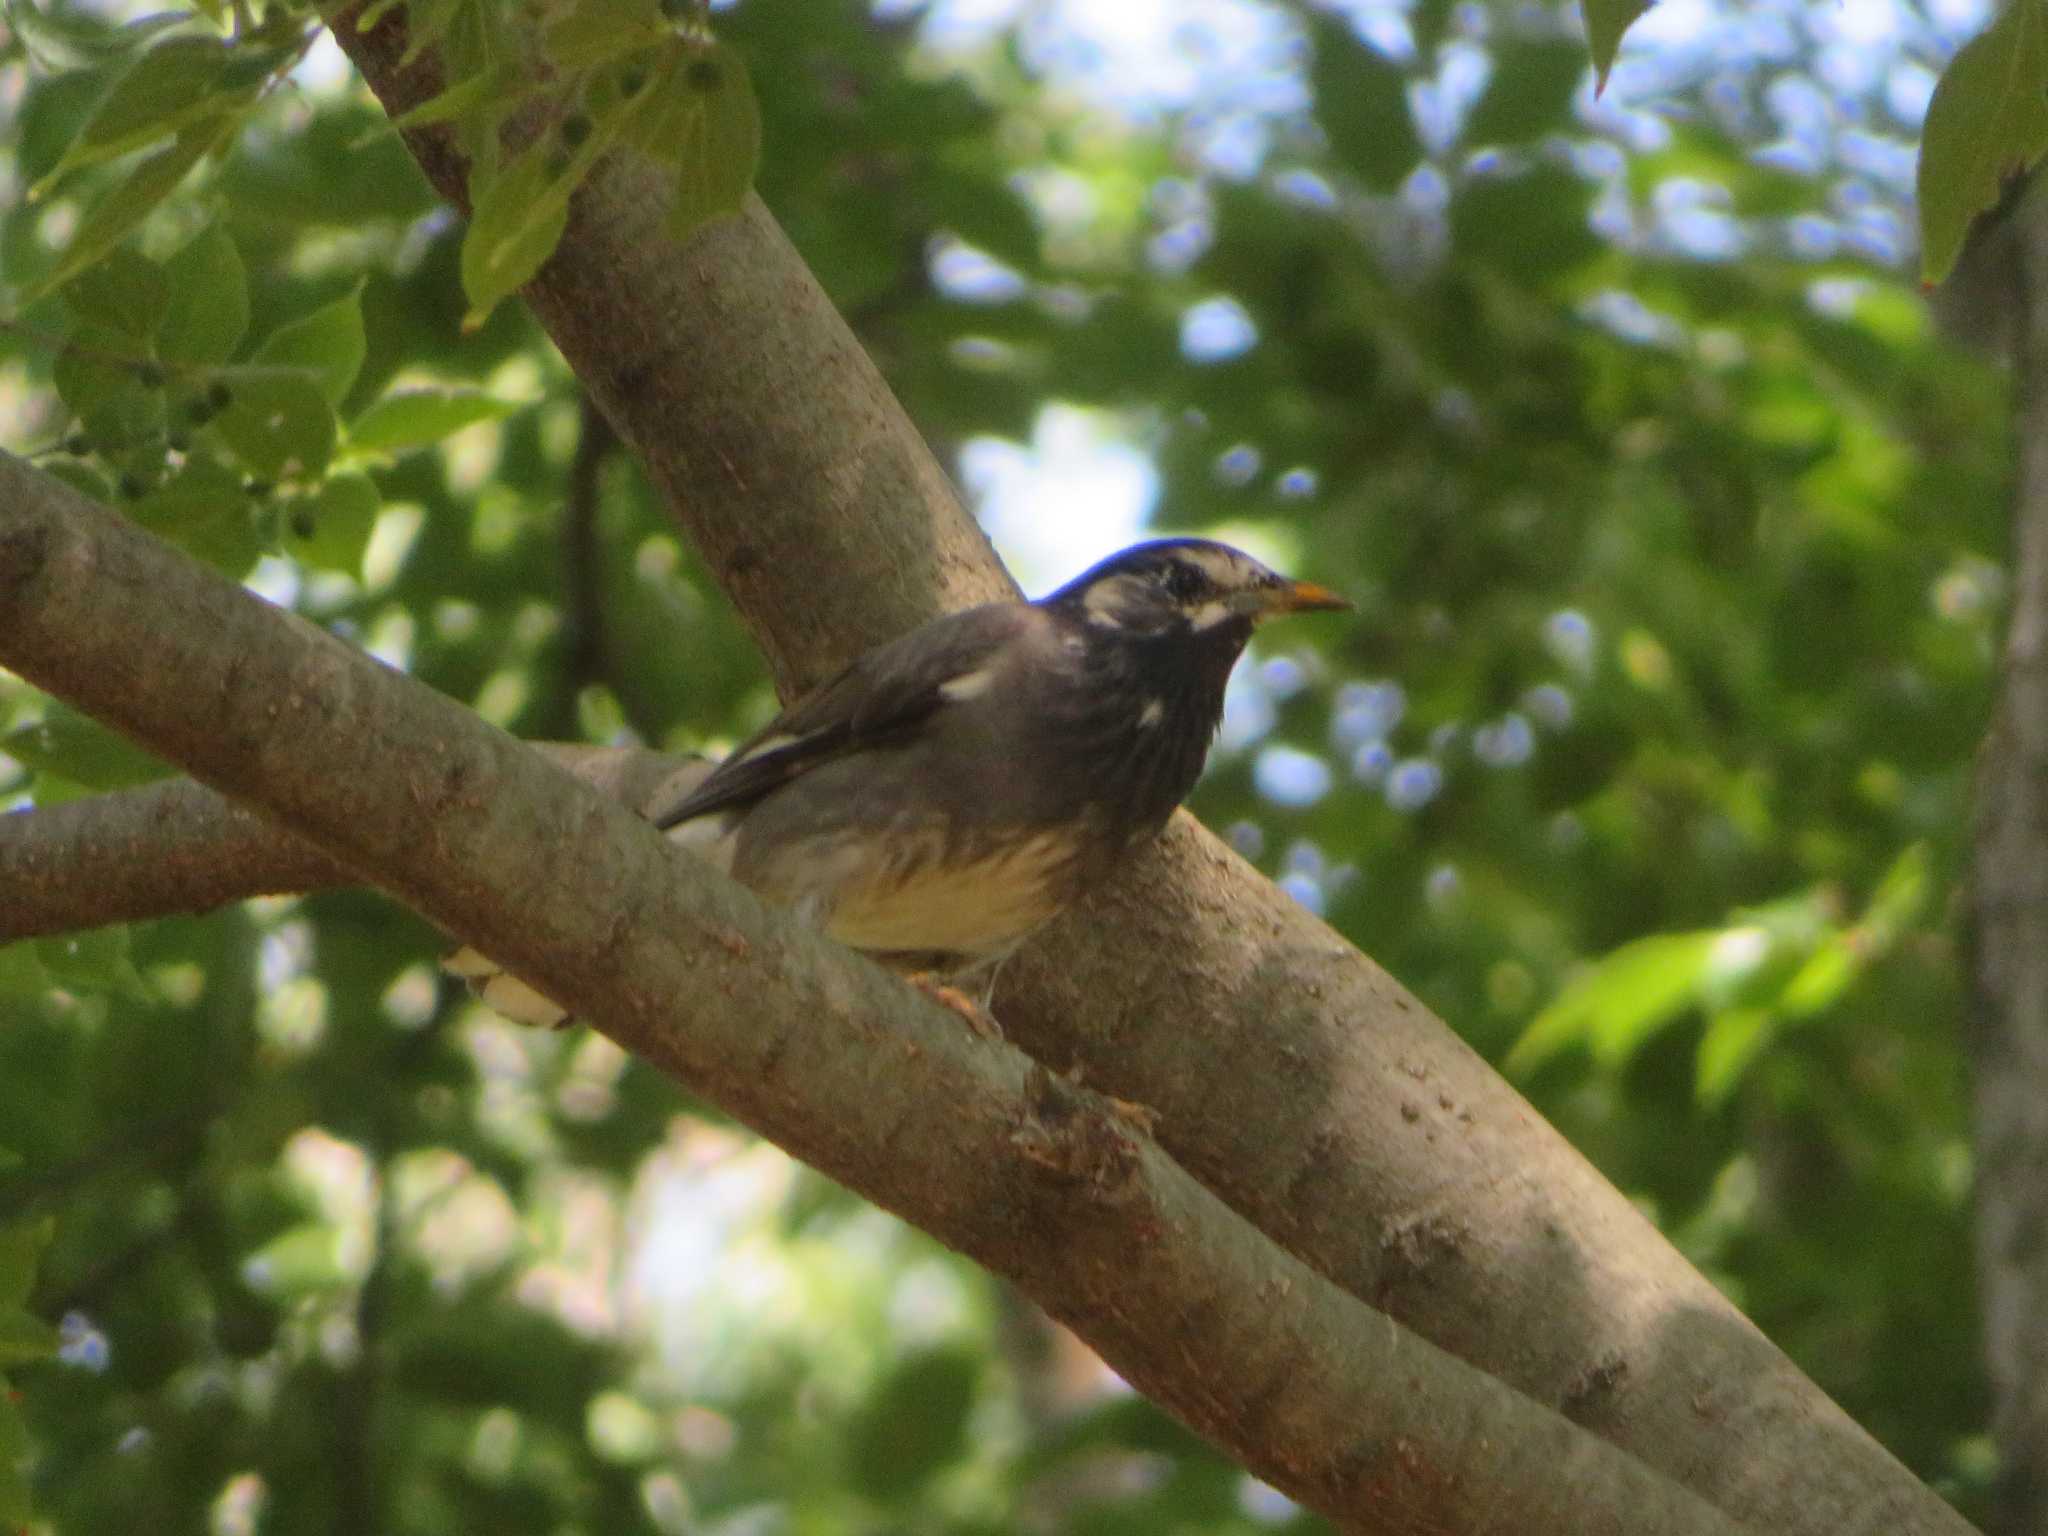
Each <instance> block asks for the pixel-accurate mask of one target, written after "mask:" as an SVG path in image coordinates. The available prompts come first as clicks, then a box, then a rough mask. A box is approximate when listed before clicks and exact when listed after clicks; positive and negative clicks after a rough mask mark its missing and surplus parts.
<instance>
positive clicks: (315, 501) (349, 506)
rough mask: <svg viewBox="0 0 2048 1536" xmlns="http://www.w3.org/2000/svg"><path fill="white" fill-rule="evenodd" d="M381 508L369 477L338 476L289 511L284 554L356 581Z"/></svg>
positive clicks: (294, 503) (286, 519) (286, 515)
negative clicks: (339, 572) (345, 575)
mask: <svg viewBox="0 0 2048 1536" xmlns="http://www.w3.org/2000/svg"><path fill="white" fill-rule="evenodd" d="M380 505H381V498H380V497H379V496H378V495H377V487H376V485H375V484H374V483H372V482H371V480H370V478H369V477H368V476H367V475H354V474H344V475H334V476H332V477H330V478H329V479H328V480H327V481H326V482H325V483H324V484H322V485H321V487H320V489H319V490H318V491H316V492H315V493H314V494H313V495H311V496H304V497H301V498H300V499H299V500H297V501H295V502H293V503H292V504H291V506H290V507H288V508H287V509H286V511H285V551H286V553H288V554H289V555H291V556H292V558H293V559H295V560H297V561H299V562H300V563H301V564H302V565H312V566H318V567H320V568H321V569H323V570H330V571H345V572H347V573H348V574H349V575H351V576H353V575H355V574H356V573H357V572H358V571H360V570H361V569H362V565H363V551H364V550H365V549H367V548H368V547H369V543H370V531H371V529H373V528H375V527H376V525H377V509H378V507H379V506H380Z"/></svg>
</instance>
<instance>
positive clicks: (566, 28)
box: [542, 0, 671, 74]
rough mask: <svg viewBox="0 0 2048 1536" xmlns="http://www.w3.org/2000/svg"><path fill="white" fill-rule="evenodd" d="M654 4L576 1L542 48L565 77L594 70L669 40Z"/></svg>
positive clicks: (643, 1) (623, 0)
mask: <svg viewBox="0 0 2048 1536" xmlns="http://www.w3.org/2000/svg"><path fill="white" fill-rule="evenodd" d="M670 35H671V34H670V29H669V28H668V26H667V25H666V24H665V23H664V22H663V20H662V15H661V7H660V6H659V5H658V4H656V0H577V4H576V7H575V9H573V10H572V11H570V12H569V14H568V15H567V16H565V17H563V18H562V19H561V20H560V21H558V22H556V23H555V24H554V25H553V26H551V27H549V28H548V29H547V32H546V33H545V34H544V40H543V42H542V47H543V48H544V49H545V50H546V53H547V56H548V58H549V59H550V60H552V61H553V63H554V65H555V67H556V68H557V69H559V70H561V71H562V72H563V73H565V74H572V73H574V72H575V71H577V70H582V69H593V68H595V67H597V66H598V65H600V64H606V63H609V62H610V61H611V60H613V59H616V58H618V57H620V56H621V55H623V54H628V53H634V52H637V51H638V50H640V49H642V48H651V47H654V46H656V45H657V44H659V43H661V42H662V41H664V40H665V39H666V38H667V37H669V36H670Z"/></svg>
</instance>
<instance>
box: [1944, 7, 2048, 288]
mask: <svg viewBox="0 0 2048 1536" xmlns="http://www.w3.org/2000/svg"><path fill="white" fill-rule="evenodd" d="M2044 151H2048V0H2013V3H2012V4H2010V5H2007V6H2005V7H2003V8H2002V9H2001V10H2000V11H1999V12H1998V14H1997V16H1996V18H1995V19H1994V20H1993V21H1992V23H1991V25H1990V26H1988V27H1986V28H1985V29H1984V30H1983V31H1982V32H1980V33H1979V34H1978V35H1977V36H1976V37H1974V38H1972V39H1971V40H1970V41H1969V42H1968V43H1965V44H1964V45H1963V47H1962V48H1961V49H1960V50H1959V51H1958V52H1957V53H1956V56H1955V57H1954V58H1953V59H1951V60H1949V65H1948V68H1947V69H1946V70H1944V71H1943V72H1942V76H1941V79H1940V81H1939V82H1937V83H1936V85H1935V87H1934V96H1933V99H1932V100H1930V101H1929V102H1928V104H1927V121H1926V125H1925V127H1924V128H1923V129H1922V132H1921V139H1920V166H1919V171H1918V174H1917V177H1916V186H1917V189H1918V193H1919V205H1920V246H1921V257H1920V259H1921V271H1922V273H1923V275H1924V276H1925V277H1926V278H1927V280H1928V281H1929V282H1939V281H1941V279H1943V278H1944V277H1947V276H1948V274H1949V272H1950V270H1951V269H1952V268H1954V266H1955V264H1956V258H1957V257H1958V256H1960V255H1961V254H1962V250H1963V241H1964V239H1965V237H1966V236H1968V234H1969V232H1970V224H1971V222H1972V221H1973V220H1974V219H1975V218H1976V217H1977V215H1978V214H1980V213H1983V212H1984V211H1985V210H1986V209H1988V208H1991V207H1994V206H1995V205H1996V204H1997V203H1998V201H1999V199H2000V198H2002V197H2003V196H2004V195H2005V191H2006V189H2007V187H2009V186H2011V185H2012V184H2013V183H2014V182H2015V181H2017V180H2018V178H2019V177H2020V176H2021V175H2023V174H2024V173H2025V172H2026V170H2027V169H2028V168H2029V167H2030V166H2032V165H2033V164H2034V162H2035V161H2037V160H2039V159H2040V158H2041V155H2042V154H2043V152H2044Z"/></svg>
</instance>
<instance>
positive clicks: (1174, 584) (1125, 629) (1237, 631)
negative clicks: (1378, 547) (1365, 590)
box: [1045, 539, 1351, 651]
mask: <svg viewBox="0 0 2048 1536" xmlns="http://www.w3.org/2000/svg"><path fill="white" fill-rule="evenodd" d="M1045 605H1046V606H1047V607H1056V608H1062V609H1065V610H1066V611H1068V612H1070V613H1072V614H1074V615H1075V616H1076V617H1078V618H1079V619H1080V620H1081V621H1082V622H1083V623H1085V624H1087V625H1088V626H1089V627H1090V628H1092V629H1096V630H1104V631H1109V632H1112V633H1123V634H1127V635H1130V636H1132V637H1134V638H1136V637H1145V638H1168V637H1172V636H1189V637H1193V636H1213V637H1214V638H1216V639H1218V640H1224V639H1226V637H1227V639H1228V640H1230V641H1234V642H1235V646H1234V647H1233V651H1234V650H1235V647H1241V646H1242V645H1243V644H1244V642H1245V641H1246V640H1247V639H1248V638H1250V636H1251V632H1252V629H1253V627H1254V626H1256V625H1258V624H1259V623H1261V622H1263V621H1264V620H1266V619H1270V618H1277V617H1278V616H1279V615H1281V614H1284V613H1302V612H1306V611H1309V610H1313V609H1325V608H1349V607H1350V606H1351V604H1350V603H1348V602H1346V601H1345V600H1344V599H1343V598H1342V597H1340V596H1338V595H1337V594H1336V593H1335V592H1332V591H1331V590H1330V589H1329V588H1328V587H1319V586H1317V585H1316V584H1315V583H1314V582H1310V581H1292V580H1289V579H1288V578H1287V577H1285V576H1282V575H1279V574H1278V573H1276V572H1274V571H1271V570H1268V569H1267V568H1266V567H1265V566H1263V565H1261V564H1259V562H1258V561H1256V560H1254V559H1253V558H1252V557H1251V556H1250V555H1248V554H1246V553H1245V552H1244V551H1243V550H1239V549H1232V548H1231V547H1230V546H1229V545H1228V544H1218V543H1216V542H1214V541H1213V540H1210V539H1155V540H1153V541H1152V542H1150V543H1148V544H1134V545H1132V546H1131V547H1130V548H1129V549H1126V550H1123V551H1121V552H1120V553H1118V554H1114V555H1111V556H1110V557H1109V558H1108V559H1107V560H1104V561H1103V562H1102V563H1101V564H1099V565H1097V566H1095V567H1094V568H1092V569H1091V570H1087V571H1084V572H1082V574H1081V575H1079V576H1077V577H1075V578H1074V579H1073V580H1072V581H1070V582H1068V583H1067V584H1066V585H1065V586H1064V587H1061V588H1060V589H1059V590H1058V591H1057V592H1055V593H1053V594H1052V595H1051V596H1050V597H1048V598H1046V599H1045Z"/></svg>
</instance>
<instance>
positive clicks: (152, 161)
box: [36, 111, 241, 296]
mask: <svg viewBox="0 0 2048 1536" xmlns="http://www.w3.org/2000/svg"><path fill="white" fill-rule="evenodd" d="M240 120H241V119H240V114H239V112H235V111H223V112H215V113H209V114H208V115H206V116H204V117H202V118H201V119H200V120H199V121H198V122H195V123H193V124H192V125H191V126H190V127H188V128H186V129H185V130H184V131H183V132H181V133H180V134H179V135H178V137H177V138H176V139H175V140H174V141H173V142H172V143H170V144H169V145H167V146H165V147H164V148H163V149H160V150H158V151H157V152H156V153H155V154H153V155H151V156H150V157H149V158H148V159H146V160H144V161H143V162H142V163H141V164H140V165H138V166H136V167H135V169H134V170H132V171H130V172H129V173H128V176H127V178H126V179H125V180H124V181H122V182H121V184H120V185H119V186H117V187H115V188H114V190H113V191H111V192H109V193H108V194H107V195H106V196H105V197H102V198H100V199H99V201H97V202H95V203H94V204H93V205H92V207H91V208H90V209H89V210H87V212H86V214H85V217H84V218H82V219H80V220H79V221H78V228H77V229H76V230H75V231H73V233H72V236H71V243H70V244H69V245H67V246H66V247H65V248H64V254H63V255H62V256H61V257H59V258H58V261H57V265H56V266H55V267H54V268H53V269H52V270H51V272H50V275H49V276H48V277H46V278H44V279H43V281H42V283H41V285H40V286H39V287H38V288H37V290H36V294H37V295H38V296H39V295H41V294H43V293H47V292H49V291H50V290H52V289H55V288H61V287H62V286H63V285H64V284H65V283H68V282H69V281H70V280H71V279H72V278H73V277H75V276H77V275H78V274H79V273H80V272H83V271H84V270H85V269H86V268H87V267H88V266H90V265H92V263H94V262H95V261H98V260H99V259H100V257H102V256H104V255H105V254H106V253H107V252H108V251H110V250H112V249H113V248H114V247H115V246H116V245H119V244H120V243H121V241H122V240H123V239H124V238H125V237H126V236H127V235H128V233H129V231H131V230H133V229H134V228H135V226H136V225H138V224H140V223H141V222H142V221H143V220H144V219H146V218H148V217H149V215H150V213H151V212H152V211H154V210H155V208H156V206H157V205H158V204H159V203H161V202H162V201H163V200H164V199H165V198H167V197H169V196H170V195H171V194H172V193H173V192H175V191H176V190H177V189H178V184H179V183H180V182H182V181H183V180H184V179H185V178H186V176H188V175H189V174H190V173H191V171H192V168H193V167H194V166H196V165H197V164H198V163H199V162H200V161H201V160H204V159H205V158H206V157H207V156H208V155H210V154H211V153H213V151H214V150H215V149H217V148H219V147H220V145H221V144H223V143H224V142H226V140H227V139H228V138H229V136H230V135H231V134H233V132H234V130H235V128H236V126H237V125H238V123H239V122H240Z"/></svg>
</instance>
